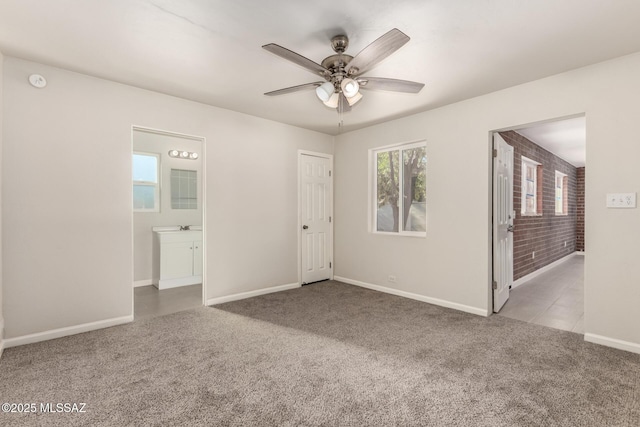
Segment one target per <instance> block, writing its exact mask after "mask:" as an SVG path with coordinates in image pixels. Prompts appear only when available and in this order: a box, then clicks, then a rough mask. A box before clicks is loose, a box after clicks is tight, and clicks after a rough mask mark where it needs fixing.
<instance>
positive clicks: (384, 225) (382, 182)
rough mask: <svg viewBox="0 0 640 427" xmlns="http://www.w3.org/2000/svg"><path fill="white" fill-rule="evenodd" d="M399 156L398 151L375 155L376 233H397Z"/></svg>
mask: <svg viewBox="0 0 640 427" xmlns="http://www.w3.org/2000/svg"><path fill="white" fill-rule="evenodd" d="M399 154H400V151H399V150H394V151H386V152H382V153H378V154H377V161H376V165H377V183H378V200H377V206H378V208H377V231H391V232H397V231H398V224H399V223H400V221H399V220H398V214H399V207H398V196H399V194H400V190H399V189H400V182H399V181H398V175H399V165H398V158H399Z"/></svg>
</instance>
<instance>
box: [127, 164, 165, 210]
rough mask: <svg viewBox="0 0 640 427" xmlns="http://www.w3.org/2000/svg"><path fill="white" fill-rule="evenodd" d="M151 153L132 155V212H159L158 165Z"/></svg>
mask: <svg viewBox="0 0 640 427" xmlns="http://www.w3.org/2000/svg"><path fill="white" fill-rule="evenodd" d="M159 163H160V158H159V156H158V155H157V154H152V153H133V211H134V212H160V185H159V182H160V180H159V178H158V169H159V167H158V165H159Z"/></svg>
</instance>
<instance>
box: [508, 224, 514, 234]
mask: <svg viewBox="0 0 640 427" xmlns="http://www.w3.org/2000/svg"><path fill="white" fill-rule="evenodd" d="M507 231H508V232H509V233H513V225H512V224H509V226H508V227H507Z"/></svg>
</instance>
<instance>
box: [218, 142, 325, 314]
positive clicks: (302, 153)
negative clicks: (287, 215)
mask: <svg viewBox="0 0 640 427" xmlns="http://www.w3.org/2000/svg"><path fill="white" fill-rule="evenodd" d="M302 156H313V157H319V158H322V159H328V160H329V171H330V174H331V176H330V178H331V179H330V183H331V209H330V210H329V217H331V222H330V224H329V235H330V236H331V247H330V251H331V253H330V254H329V263H330V264H331V268H330V269H329V270H330V274H331V276H330V277H329V280H333V269H334V260H333V253H334V241H335V236H334V235H333V224H334V222H335V216H334V210H333V207H334V194H335V188H334V186H333V184H334V179H333V178H334V177H333V175H334V174H333V154H327V153H320V152H316V151H308V150H298V177H297V181H298V193H297V194H298V285H299V286H302V207H301V204H302V198H301V197H300V195H301V194H302V193H301V186H300V171H301V170H302V168H301V165H302ZM207 305H210V304H207Z"/></svg>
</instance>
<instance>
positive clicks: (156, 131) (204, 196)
mask: <svg viewBox="0 0 640 427" xmlns="http://www.w3.org/2000/svg"><path fill="white" fill-rule="evenodd" d="M136 131H137V132H146V133H153V134H156V135H166V136H172V137H175V138H182V139H188V140H191V141H194V142H198V143H200V148H199V150H200V161H201V162H202V173H201V180H202V198H201V204H202V305H204V306H206V305H207V234H206V233H207V230H208V228H207V162H206V159H207V153H206V151H207V149H206V148H207V138H206V137H204V136H198V135H191V134H188V133H182V132H174V131H168V130H164V129H157V128H151V127H148V126H138V125H131V153H133V151H134V150H133V133H134V132H136ZM129 158H130V159H131V156H130V157H129ZM131 170H132V169H131V166H130V167H129V171H131ZM130 181H131V180H130ZM160 185H161V187H160V188H161V191H162V183H160ZM130 187H131V186H130ZM129 191H130V192H131V194H130V197H129V201H130V203H131V256H132V260H131V261H132V263H131V267H132V268H131V283H132V284H133V281H134V280H133V279H134V276H133V273H134V272H133V254H134V250H135V249H134V246H133V235H134V230H133V225H134V221H133V188H130V190H129ZM134 298H135V287H134V286H131V315H132V316H133V317H134V320H135V301H134Z"/></svg>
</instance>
